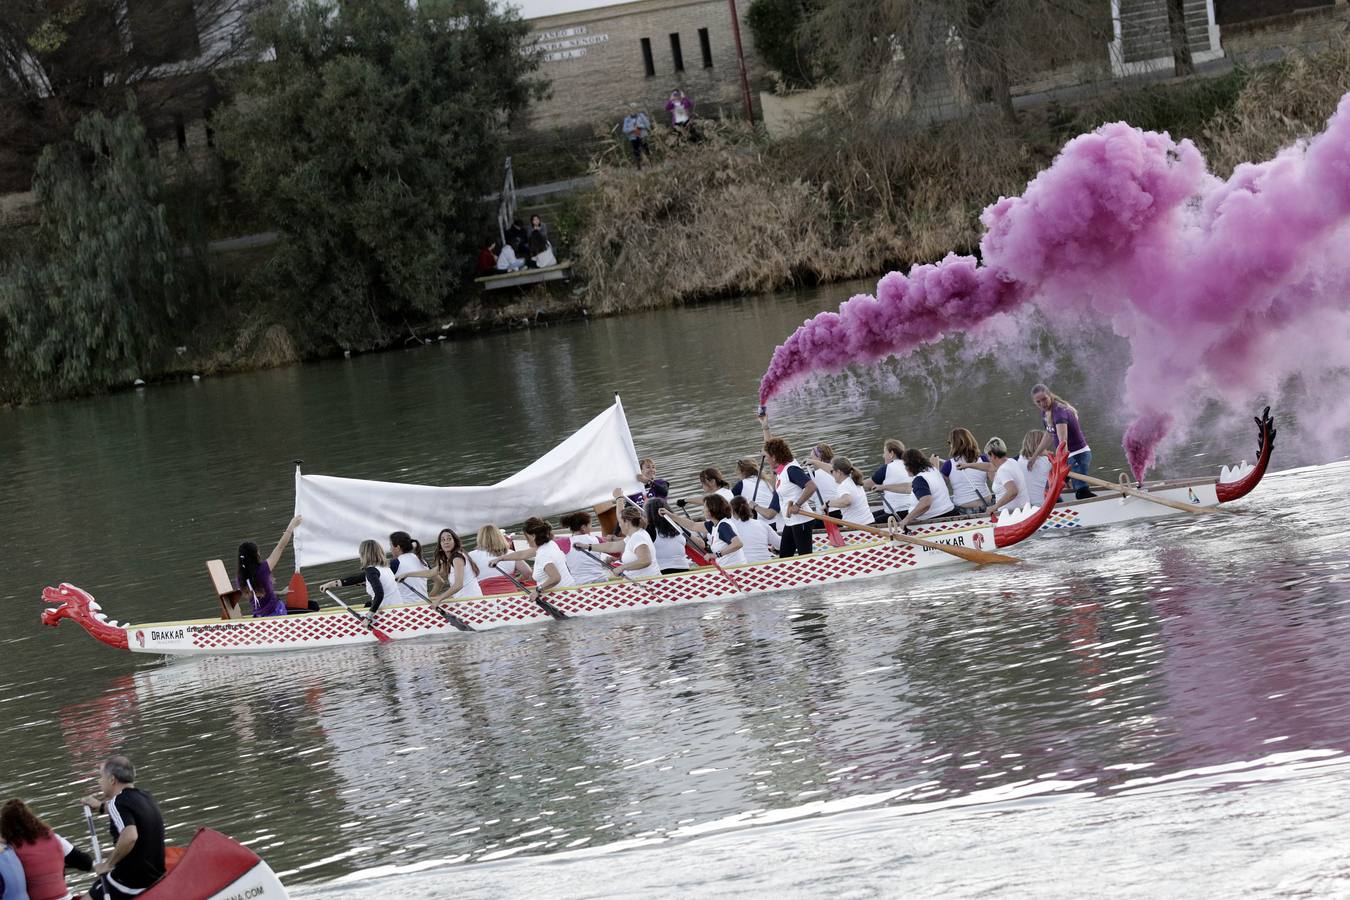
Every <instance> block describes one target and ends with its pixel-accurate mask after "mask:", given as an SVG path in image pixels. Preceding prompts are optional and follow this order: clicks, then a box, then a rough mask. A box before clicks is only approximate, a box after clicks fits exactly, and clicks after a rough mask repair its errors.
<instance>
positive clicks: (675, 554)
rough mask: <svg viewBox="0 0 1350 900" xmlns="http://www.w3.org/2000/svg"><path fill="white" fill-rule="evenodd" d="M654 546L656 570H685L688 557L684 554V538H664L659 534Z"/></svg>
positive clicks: (676, 536)
mask: <svg viewBox="0 0 1350 900" xmlns="http://www.w3.org/2000/svg"><path fill="white" fill-rule="evenodd" d="M654 543H655V546H656V567H657V568H658V569H687V568H689V557H688V556H686V555H685V552H684V536H683V535H678V534H677V535H675V536H674V537H666V536H665V535H662V534H660V533H659V532H658V533H657V535H656V540H655V541H654Z"/></svg>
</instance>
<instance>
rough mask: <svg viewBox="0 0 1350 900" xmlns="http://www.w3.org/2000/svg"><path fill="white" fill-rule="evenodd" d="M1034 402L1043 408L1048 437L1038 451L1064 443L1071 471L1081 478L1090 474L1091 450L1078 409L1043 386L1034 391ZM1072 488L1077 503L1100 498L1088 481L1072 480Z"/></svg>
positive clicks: (1042, 414)
mask: <svg viewBox="0 0 1350 900" xmlns="http://www.w3.org/2000/svg"><path fill="white" fill-rule="evenodd" d="M1031 400H1032V402H1033V403H1035V404H1036V406H1037V407H1039V408H1040V410H1041V422H1042V423H1043V424H1044V425H1045V437H1043V438H1041V446H1040V447H1038V448H1037V450H1036V452H1037V453H1038V454H1043V453H1045V452H1046V451H1047V450H1052V449H1055V448H1057V447H1059V445H1060V444H1064V445H1066V446H1067V447H1068V449H1069V471H1070V472H1077V473H1078V474H1079V475H1086V474H1088V469H1089V468H1091V466H1092V448H1091V447H1089V446H1088V442H1087V439H1086V438H1084V437H1083V427H1082V425H1080V424H1079V422H1078V410H1076V409H1074V408H1073V406H1072V405H1070V404H1069V403H1067V402H1066V401H1065V400H1064V399H1063V398H1061V397H1057V396H1055V394H1054V393H1053V392H1052V391H1051V390H1050V388H1048V387H1046V386H1045V385H1043V384H1038V385H1036V386H1035V387H1033V388H1032V389H1031ZM1069 486H1070V487H1072V488H1073V489H1074V494H1073V495H1074V497H1075V498H1076V499H1078V500H1086V499H1087V498H1088V497H1095V496H1097V495H1096V494H1095V493H1093V492H1092V490H1091V489H1090V488H1089V487H1088V484H1087V482H1086V481H1079V480H1078V479H1076V478H1070V479H1069Z"/></svg>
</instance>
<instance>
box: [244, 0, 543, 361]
mask: <svg viewBox="0 0 1350 900" xmlns="http://www.w3.org/2000/svg"><path fill="white" fill-rule="evenodd" d="M252 28H253V32H254V34H255V36H256V38H257V40H258V41H259V45H260V47H262V48H267V55H268V56H269V57H270V59H268V60H267V61H265V62H261V63H258V64H256V65H254V66H252V67H250V68H249V69H248V70H247V71H245V72H244V73H242V76H241V77H240V80H239V82H238V84H237V85H236V88H237V92H236V95H237V98H238V99H237V102H236V103H235V104H234V106H232V107H231V108H229V109H227V110H226V111H225V112H224V114H223V115H221V116H220V117H219V119H218V127H219V131H218V135H219V139H218V146H219V147H220V150H221V153H222V154H223V155H224V156H225V157H226V158H227V159H230V160H233V161H234V162H235V163H236V164H237V171H236V173H235V178H236V183H237V184H238V185H239V187H240V189H241V190H242V191H243V192H244V194H245V195H246V196H247V197H249V198H251V199H252V201H253V202H254V203H256V205H257V206H258V208H259V209H260V210H261V211H262V212H263V213H264V214H265V215H266V216H267V217H268V218H269V220H270V221H271V222H272V223H273V224H274V226H275V227H276V229H277V230H278V231H279V232H281V234H282V241H281V242H280V244H279V246H278V250H277V253H276V255H275V256H274V257H273V260H272V262H271V264H270V266H269V272H268V273H267V277H268V278H269V279H270V281H271V284H272V285H273V286H274V289H275V290H278V291H281V292H283V293H285V294H288V295H291V296H294V297H295V298H297V303H298V304H300V305H301V306H302V307H303V311H304V312H305V314H306V320H307V321H308V322H310V323H311V325H312V327H313V329H314V332H315V334H314V335H313V336H315V337H318V338H320V339H327V340H330V341H332V342H334V343H336V344H338V345H340V346H343V347H357V348H359V347H365V346H373V345H377V344H380V343H382V342H384V341H386V340H387V339H388V335H387V333H386V325H387V324H389V323H397V322H399V321H400V320H402V318H403V317H405V316H408V315H410V314H423V315H427V314H432V313H435V312H437V311H439V309H440V308H441V305H442V302H443V300H444V297H445V295H446V286H447V284H449V283H454V282H456V281H458V278H457V277H456V276H457V274H458V272H459V270H460V268H461V267H462V264H463V263H464V262H465V261H466V260H467V259H468V254H469V253H470V252H471V251H472V248H473V243H474V239H475V238H477V237H481V235H479V234H476V233H475V232H477V231H478V226H479V223H480V222H481V221H482V220H483V218H484V217H483V215H482V211H481V209H480V198H481V197H482V196H483V195H484V194H486V193H488V192H490V191H491V190H492V189H493V188H494V187H495V182H496V180H497V177H498V174H499V172H500V170H501V156H500V153H501V145H502V139H503V132H504V130H505V129H504V126H505V125H506V123H507V122H508V121H509V118H510V116H512V115H513V114H516V113H518V112H520V111H521V110H523V109H524V108H525V106H526V104H527V103H528V101H529V99H530V98H531V96H533V95H534V94H535V92H537V91H538V90H540V86H539V85H538V84H536V83H535V82H533V81H532V80H531V79H529V78H528V75H529V73H530V72H531V71H533V70H534V69H535V67H536V66H537V61H536V59H535V55H534V54H532V53H530V52H529V48H528V46H527V45H526V43H525V41H526V35H527V33H528V29H527V26H526V25H525V23H524V22H523V21H522V20H521V19H520V18H519V17H518V15H517V14H516V13H515V12H514V11H513V10H510V9H508V10H507V11H506V12H500V11H498V10H497V8H496V7H495V6H494V5H493V4H491V3H489V2H488V0H420V2H417V3H415V4H414V3H412V2H410V0H348V2H343V0H279V2H277V3H275V4H272V5H270V6H268V7H267V8H266V9H265V10H264V11H263V12H262V13H260V14H259V15H258V16H256V17H255V18H254V20H253V22H252Z"/></svg>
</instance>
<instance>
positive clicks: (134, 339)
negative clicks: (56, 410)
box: [0, 105, 179, 396]
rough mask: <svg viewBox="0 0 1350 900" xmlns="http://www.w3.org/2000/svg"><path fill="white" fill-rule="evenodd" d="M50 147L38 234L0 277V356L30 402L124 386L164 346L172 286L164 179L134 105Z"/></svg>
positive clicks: (39, 172)
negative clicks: (0, 342) (0, 337)
mask: <svg viewBox="0 0 1350 900" xmlns="http://www.w3.org/2000/svg"><path fill="white" fill-rule="evenodd" d="M74 138H75V140H74V143H62V144H53V145H50V146H48V147H47V148H46V149H45V150H44V151H43V152H42V155H41V157H39V159H38V163H37V168H36V174H35V177H34V180H33V189H34V191H35V193H36V194H37V199H38V202H39V211H40V212H39V215H40V219H39V224H38V229H37V239H36V240H35V241H34V246H33V248H31V249H30V251H29V253H28V255H27V257H26V258H25V259H22V260H21V261H19V262H18V263H17V264H15V265H14V266H13V267H12V268H11V270H10V271H9V272H7V273H5V275H4V276H0V322H3V324H4V345H5V346H4V353H5V356H6V358H7V359H8V361H9V362H10V363H11V365H12V366H14V368H15V369H17V370H19V371H20V372H21V373H22V374H23V375H24V376H25V377H24V383H25V388H26V391H25V393H28V394H30V395H33V396H41V395H45V396H61V395H68V394H75V393H81V392H84V391H88V390H91V389H94V388H99V387H107V386H110V385H115V384H125V383H127V382H129V381H130V380H131V379H133V378H135V377H136V376H137V375H138V374H142V373H144V372H145V371H146V367H147V366H148V365H150V364H151V363H152V362H153V361H154V360H155V358H156V357H157V355H158V354H159V353H160V352H161V351H162V348H163V346H164V343H165V341H164V338H165V336H166V332H167V330H168V328H169V325H170V323H171V322H172V320H173V318H174V313H175V307H176V306H177V303H176V300H175V298H176V296H177V292H178V290H179V278H178V271H177V270H178V260H177V255H176V253H175V247H174V242H173V240H172V238H171V236H170V234H169V228H168V225H167V222H166V218H165V211H164V205H163V204H162V203H161V202H160V194H161V191H162V188H163V176H162V174H161V171H160V168H159V165H158V164H157V163H156V161H155V160H154V159H153V158H152V157H151V156H150V153H149V149H148V145H147V143H146V139H145V131H144V129H143V128H142V127H141V124H140V121H139V119H138V117H137V114H136V110H135V108H134V105H133V106H132V108H130V109H129V110H128V111H127V112H125V113H123V114H122V115H120V116H118V117H117V118H115V119H112V120H109V119H107V118H106V117H104V116H103V114H102V113H94V114H92V115H89V116H86V117H85V118H83V119H82V120H80V122H79V123H78V124H77V125H76V127H75V132H74Z"/></svg>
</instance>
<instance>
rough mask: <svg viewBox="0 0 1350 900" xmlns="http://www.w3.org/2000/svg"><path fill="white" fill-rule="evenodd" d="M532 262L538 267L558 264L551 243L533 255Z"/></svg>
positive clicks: (542, 267)
mask: <svg viewBox="0 0 1350 900" xmlns="http://www.w3.org/2000/svg"><path fill="white" fill-rule="evenodd" d="M534 264H535V266H537V267H538V268H540V269H547V268H548V267H549V266H556V265H557V264H558V257H556V256H554V255H553V245H552V244H549V245H548V246H547V247H545V248H544V249H543V250H540V251H539V252H538V253H536V254H535V255H534Z"/></svg>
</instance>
